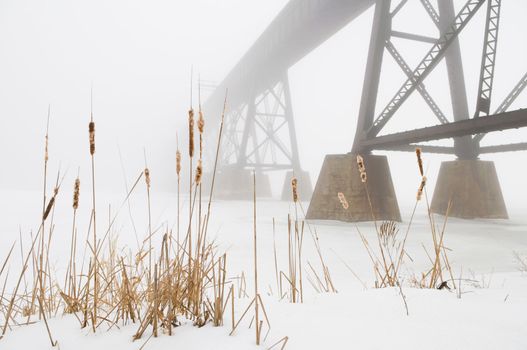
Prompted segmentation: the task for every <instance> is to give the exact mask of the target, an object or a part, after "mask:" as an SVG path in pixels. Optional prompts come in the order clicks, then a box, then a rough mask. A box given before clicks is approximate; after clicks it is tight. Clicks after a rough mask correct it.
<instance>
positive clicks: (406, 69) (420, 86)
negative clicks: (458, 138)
mask: <svg viewBox="0 0 527 350" xmlns="http://www.w3.org/2000/svg"><path fill="white" fill-rule="evenodd" d="M386 50H388V52H389V53H390V54H391V55H392V57H393V59H394V60H395V62H397V64H399V67H401V69H402V70H403V72H404V73H405V74H406V76H407V77H408V78H410V77H411V76H412V70H411V69H410V67H409V66H408V64H407V63H406V62H405V60H404V59H403V57H402V56H401V54H400V53H399V51H397V49H396V48H395V46H394V45H393V43H392V42H391V41H388V42H387V43H386ZM417 91H418V92H419V93H420V94H421V96H422V97H423V99H424V100H425V102H426V104H427V105H428V106H429V107H430V109H431V110H432V112H434V115H435V116H436V117H437V119H438V120H439V122H440V123H441V124H446V123H448V119H447V118H446V117H445V115H444V114H443V112H442V111H441V109H440V108H439V106H438V105H437V104H436V103H435V101H434V100H433V99H432V96H430V94H429V93H428V92H427V91H426V88H425V86H424V85H423V84H422V83H420V84H418V85H417Z"/></svg>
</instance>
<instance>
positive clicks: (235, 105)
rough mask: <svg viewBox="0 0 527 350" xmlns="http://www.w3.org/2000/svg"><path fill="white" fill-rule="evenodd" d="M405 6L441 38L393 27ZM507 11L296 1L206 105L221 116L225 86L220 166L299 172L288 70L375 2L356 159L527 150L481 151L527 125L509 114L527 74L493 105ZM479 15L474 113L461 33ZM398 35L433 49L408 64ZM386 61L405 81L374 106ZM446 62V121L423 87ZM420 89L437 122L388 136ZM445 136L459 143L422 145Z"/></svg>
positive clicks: (448, 3) (521, 146) (487, 5)
mask: <svg viewBox="0 0 527 350" xmlns="http://www.w3.org/2000/svg"><path fill="white" fill-rule="evenodd" d="M409 2H419V3H420V4H419V5H420V6H423V8H424V9H425V10H426V13H427V16H428V17H429V20H430V21H431V22H432V23H433V24H434V25H435V26H436V27H437V36H436V37H430V36H427V35H423V34H420V33H408V32H403V31H399V30H397V29H396V28H393V26H392V23H393V19H394V18H395V17H396V16H397V15H398V14H399V12H400V11H401V9H403V7H405V6H408V3H409ZM504 2H506V1H504ZM501 5H502V0H465V2H464V4H463V5H462V7H461V8H460V9H459V11H457V13H456V11H455V8H454V2H453V0H438V1H437V2H436V3H432V2H431V1H430V0H398V1H391V0H290V1H289V2H288V3H287V5H286V6H285V7H284V8H283V9H282V11H281V12H280V13H279V14H278V15H277V16H276V18H275V19H274V20H273V21H272V22H271V23H270V24H269V26H268V27H267V29H266V30H265V31H264V32H263V33H262V34H261V35H260V37H258V39H257V40H256V41H255V42H254V44H253V45H252V46H251V47H250V48H249V50H248V51H247V52H246V53H245V55H244V56H243V57H242V58H241V59H240V61H239V62H238V63H237V64H236V65H235V66H234V67H233V68H232V70H231V71H230V72H229V74H228V75H227V76H226V77H225V79H224V80H223V81H222V82H221V84H220V85H219V86H218V87H217V89H216V90H215V91H214V92H213V93H212V94H211V96H210V97H209V99H208V100H207V101H206V103H205V106H204V108H205V110H206V111H207V114H208V115H209V116H218V115H220V111H221V109H222V107H223V99H224V94H225V91H226V89H228V91H229V94H228V106H229V113H228V115H227V117H226V121H225V129H224V130H225V133H224V137H223V143H222V148H221V149H222V152H221V159H220V169H222V168H231V169H239V170H243V169H247V168H255V169H257V170H258V171H262V172H263V171H270V170H279V169H289V170H292V171H295V172H297V173H300V172H301V165H300V160H299V154H298V153H299V150H298V144H297V136H296V131H295V120H294V118H293V108H292V105H291V93H290V86H289V79H288V69H289V68H290V67H291V66H293V65H294V64H295V63H296V62H298V61H299V60H300V59H302V58H303V57H304V56H306V55H307V54H309V53H310V52H311V51H313V50H314V49H315V48H317V47H318V46H319V45H321V44H322V43H324V42H325V41H326V40H327V39H328V38H330V37H331V36H333V35H334V34H335V33H337V32H338V31H339V30H340V29H342V28H343V27H344V26H346V25H347V24H349V23H350V22H352V21H353V20H354V19H355V18H357V17H358V16H360V15H361V14H362V13H364V12H365V11H366V10H368V9H369V8H371V7H373V6H374V15H373V22H372V29H371V36H370V45H369V51H368V61H367V65H366V70H365V76H364V82H363V88H362V98H361V103H360V109H359V111H358V116H357V128H356V134H355V137H354V139H353V140H350V144H352V148H351V152H350V153H351V154H369V153H371V151H374V150H389V151H414V149H415V147H421V148H422V149H423V151H424V152H433V153H443V154H453V155H455V156H456V157H457V159H461V160H475V159H477V158H478V156H479V155H480V154H483V153H493V152H507V151H518V150H527V142H524V143H515V144H502V145H495V146H484V147H481V146H480V142H481V141H482V139H483V138H484V137H485V135H486V134H487V133H488V132H493V131H498V130H506V129H512V128H520V127H524V126H527V110H522V109H520V110H516V111H509V108H510V107H511V105H512V104H513V102H514V101H515V100H516V98H517V97H518V96H519V95H520V94H521V93H522V91H523V90H524V89H525V87H526V86H527V73H525V74H523V75H521V73H523V72H518V73H519V74H518V76H519V77H520V78H519V79H518V81H517V82H514V85H512V86H511V90H510V93H509V94H508V95H507V96H506V98H505V99H504V100H503V101H500V103H499V105H498V107H496V108H494V109H492V108H491V107H492V105H494V103H492V104H491V102H493V101H492V97H493V96H492V92H493V82H494V76H495V66H496V55H497V44H498V38H499V36H498V33H499V28H500V13H501ZM478 11H486V17H485V28H482V33H483V37H484V44H483V49H482V56H481V61H480V62H477V63H474V64H479V65H480V77H479V82H478V92H477V99H476V101H475V105H476V108H475V112H474V113H473V114H472V115H470V113H469V102H468V99H467V93H466V82H465V78H464V74H463V64H462V60H461V49H460V43H459V40H458V37H459V35H460V33H462V32H463V30H464V29H465V27H466V26H467V25H468V24H469V23H470V22H471V21H472V19H473V18H474V15H475V14H476V13H477V12H478ZM394 38H400V39H405V40H408V41H410V42H416V43H421V44H422V43H426V44H427V45H429V50H428V52H427V53H426V54H424V55H423V57H422V59H421V60H420V61H419V63H418V64H417V65H415V66H412V65H410V64H409V63H408V62H407V61H406V59H405V58H404V57H403V55H402V54H401V52H399V50H398V49H397V47H396V45H395V44H394V40H393V39H394ZM387 56H389V57H391V58H392V59H393V60H394V61H395V62H396V63H397V65H398V66H399V68H400V69H401V70H402V72H403V73H404V75H405V77H406V80H405V81H402V82H401V85H400V88H399V89H398V90H397V91H396V92H395V93H394V95H393V98H391V100H389V102H388V103H386V105H385V106H384V108H378V107H379V106H378V100H377V95H378V91H379V82H380V81H381V70H382V66H383V61H384V60H385V59H386V58H387ZM443 60H444V61H445V63H446V67H447V75H448V76H447V78H448V82H449V87H450V96H451V104H452V111H453V116H450V117H449V116H447V115H446V113H444V112H443V111H442V110H441V108H440V107H439V106H438V104H437V103H436V102H435V101H434V98H433V97H432V95H431V94H430V93H429V91H428V90H427V89H426V87H425V85H424V81H425V79H426V78H427V77H428V76H429V75H430V73H432V72H433V71H434V69H435V68H436V67H437V66H438V64H439V63H440V62H442V61H443ZM416 92H417V93H418V94H419V95H420V96H421V97H422V98H423V100H424V101H425V102H426V104H427V106H428V107H429V108H430V110H431V111H432V112H433V114H434V116H435V117H436V118H437V121H438V122H437V124H436V125H432V126H429V127H426V128H420V129H414V130H408V131H404V132H398V133H393V134H384V135H383V134H382V131H383V128H384V127H385V126H386V125H387V123H388V122H390V121H391V122H392V123H396V122H397V116H398V114H401V113H397V112H398V110H399V109H400V108H401V106H402V105H403V104H404V103H405V102H406V101H407V100H408V98H409V97H410V96H411V95H412V94H414V93H416ZM381 107H382V106H381ZM376 110H378V111H380V112H378V113H376ZM297 122H301V120H298V119H297ZM439 139H453V140H454V143H453V146H452V147H445V146H431V145H428V144H421V143H422V142H427V141H432V140H439ZM351 141H352V142H351ZM317 188H318V185H317ZM315 192H316V191H315Z"/></svg>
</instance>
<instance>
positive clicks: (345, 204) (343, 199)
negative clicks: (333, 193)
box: [337, 192, 350, 210]
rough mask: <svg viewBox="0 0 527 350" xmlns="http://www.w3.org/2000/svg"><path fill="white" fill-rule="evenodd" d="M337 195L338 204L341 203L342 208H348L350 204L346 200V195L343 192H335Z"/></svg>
mask: <svg viewBox="0 0 527 350" xmlns="http://www.w3.org/2000/svg"><path fill="white" fill-rule="evenodd" d="M337 197H338V198H339V201H340V204H341V205H342V208H343V209H344V210H348V208H349V207H350V206H349V204H348V201H347V200H346V196H344V193H342V192H339V193H337Z"/></svg>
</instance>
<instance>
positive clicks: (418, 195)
mask: <svg viewBox="0 0 527 350" xmlns="http://www.w3.org/2000/svg"><path fill="white" fill-rule="evenodd" d="M425 185H426V176H423V178H422V179H421V184H420V185H419V189H418V190H417V200H418V201H420V200H421V197H422V196H423V190H424V189H425Z"/></svg>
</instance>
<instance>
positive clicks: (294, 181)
mask: <svg viewBox="0 0 527 350" xmlns="http://www.w3.org/2000/svg"><path fill="white" fill-rule="evenodd" d="M291 187H292V188H293V202H295V203H296V202H298V180H297V179H296V177H294V178H293V179H292V180H291Z"/></svg>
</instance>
